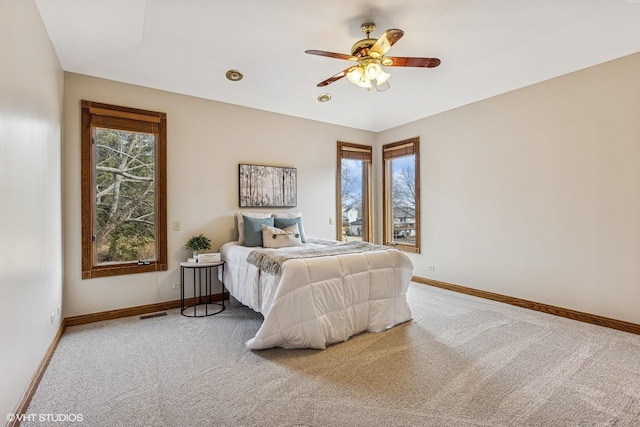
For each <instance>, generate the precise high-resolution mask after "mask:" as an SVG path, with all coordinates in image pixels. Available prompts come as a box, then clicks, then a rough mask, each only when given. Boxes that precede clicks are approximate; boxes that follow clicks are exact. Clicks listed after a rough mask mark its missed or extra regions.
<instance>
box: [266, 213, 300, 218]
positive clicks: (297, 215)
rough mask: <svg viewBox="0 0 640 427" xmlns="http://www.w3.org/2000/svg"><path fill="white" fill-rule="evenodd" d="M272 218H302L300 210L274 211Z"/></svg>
mask: <svg viewBox="0 0 640 427" xmlns="http://www.w3.org/2000/svg"><path fill="white" fill-rule="evenodd" d="M271 215H272V216H273V217H274V218H302V212H274V213H272V214H271Z"/></svg>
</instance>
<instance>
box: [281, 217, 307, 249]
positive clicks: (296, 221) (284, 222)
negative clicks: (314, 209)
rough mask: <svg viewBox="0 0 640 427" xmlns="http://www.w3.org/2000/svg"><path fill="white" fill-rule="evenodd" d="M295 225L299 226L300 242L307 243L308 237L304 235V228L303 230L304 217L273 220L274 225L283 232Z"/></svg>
mask: <svg viewBox="0 0 640 427" xmlns="http://www.w3.org/2000/svg"><path fill="white" fill-rule="evenodd" d="M293 224H298V231H299V232H300V240H302V243H305V242H306V241H307V236H305V235H304V228H302V217H298V218H274V219H273V225H274V226H275V227H276V228H280V229H282V230H284V229H285V228H287V227H290V226H292V225H293Z"/></svg>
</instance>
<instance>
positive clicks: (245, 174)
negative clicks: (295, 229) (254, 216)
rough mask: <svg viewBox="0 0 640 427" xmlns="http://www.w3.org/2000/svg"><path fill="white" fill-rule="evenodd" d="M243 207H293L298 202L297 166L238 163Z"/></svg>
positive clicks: (241, 205)
mask: <svg viewBox="0 0 640 427" xmlns="http://www.w3.org/2000/svg"><path fill="white" fill-rule="evenodd" d="M238 181H239V186H238V188H239V193H240V194H239V200H240V201H239V205H240V207H241V208H260V207H269V208H291V207H295V206H297V204H298V198H297V186H298V178H297V170H296V168H288V167H278V166H264V165H248V164H239V165H238Z"/></svg>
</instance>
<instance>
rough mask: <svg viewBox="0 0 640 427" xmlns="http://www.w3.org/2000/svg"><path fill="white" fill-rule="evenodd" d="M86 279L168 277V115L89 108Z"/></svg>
mask: <svg viewBox="0 0 640 427" xmlns="http://www.w3.org/2000/svg"><path fill="white" fill-rule="evenodd" d="M81 132H82V135H81V149H82V156H81V162H82V165H81V168H82V169H81V174H82V278H83V279H90V278H93V277H103V276H115V275H119V274H130V273H142V272H147V271H156V270H166V269H167V227H166V224H167V209H166V140H167V137H166V114H165V113H157V112H152V111H145V110H138V109H134V108H127V107H118V106H114V105H107V104H99V103H95V102H90V101H82V131H81Z"/></svg>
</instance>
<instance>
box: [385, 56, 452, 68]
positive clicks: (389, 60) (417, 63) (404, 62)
mask: <svg viewBox="0 0 640 427" xmlns="http://www.w3.org/2000/svg"><path fill="white" fill-rule="evenodd" d="M380 65H383V66H385V67H427V68H434V67H437V66H438V65H440V60H439V59H438V58H407V57H402V56H395V57H394V56H385V57H384V58H382V59H381V60H380Z"/></svg>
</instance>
